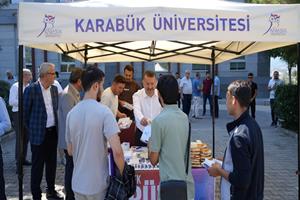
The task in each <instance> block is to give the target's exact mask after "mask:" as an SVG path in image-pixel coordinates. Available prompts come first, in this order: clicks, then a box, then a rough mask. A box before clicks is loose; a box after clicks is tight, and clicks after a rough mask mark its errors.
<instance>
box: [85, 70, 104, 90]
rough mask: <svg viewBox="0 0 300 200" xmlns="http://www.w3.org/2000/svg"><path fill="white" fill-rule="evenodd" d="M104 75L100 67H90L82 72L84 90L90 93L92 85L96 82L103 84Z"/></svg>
mask: <svg viewBox="0 0 300 200" xmlns="http://www.w3.org/2000/svg"><path fill="white" fill-rule="evenodd" d="M103 77H104V73H103V71H101V70H100V69H99V68H98V67H95V66H90V67H87V68H86V70H84V71H83V72H82V78H81V82H82V87H83V90H84V91H85V92H86V91H89V90H90V89H91V87H92V85H93V84H94V83H96V82H101V81H102V80H103Z"/></svg>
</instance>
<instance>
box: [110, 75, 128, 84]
mask: <svg viewBox="0 0 300 200" xmlns="http://www.w3.org/2000/svg"><path fill="white" fill-rule="evenodd" d="M113 82H114V83H123V84H125V83H126V79H125V78H124V76H122V75H119V74H118V75H116V76H115V78H114V80H113Z"/></svg>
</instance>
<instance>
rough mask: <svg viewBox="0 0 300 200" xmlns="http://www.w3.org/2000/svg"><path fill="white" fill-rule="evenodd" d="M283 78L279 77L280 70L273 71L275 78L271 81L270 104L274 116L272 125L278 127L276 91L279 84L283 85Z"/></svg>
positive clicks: (269, 85) (269, 88)
mask: <svg viewBox="0 0 300 200" xmlns="http://www.w3.org/2000/svg"><path fill="white" fill-rule="evenodd" d="M283 84H284V82H283V80H280V79H279V72H278V71H274V72H273V78H272V79H271V80H270V81H269V84H268V90H269V91H270V106H271V116H272V124H271V126H274V127H277V121H278V116H276V113H275V111H274V110H275V107H274V106H275V100H276V99H275V93H276V89H277V87H278V86H280V85H283Z"/></svg>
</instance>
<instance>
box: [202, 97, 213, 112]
mask: <svg viewBox="0 0 300 200" xmlns="http://www.w3.org/2000/svg"><path fill="white" fill-rule="evenodd" d="M207 99H208V101H209V107H210V115H212V99H211V95H210V94H203V113H202V115H205V113H206V101H207Z"/></svg>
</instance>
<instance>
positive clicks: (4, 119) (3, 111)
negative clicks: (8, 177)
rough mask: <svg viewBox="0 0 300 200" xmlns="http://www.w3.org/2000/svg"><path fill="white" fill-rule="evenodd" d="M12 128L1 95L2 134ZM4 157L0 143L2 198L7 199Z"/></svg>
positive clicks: (0, 132) (0, 116) (0, 193)
mask: <svg viewBox="0 0 300 200" xmlns="http://www.w3.org/2000/svg"><path fill="white" fill-rule="evenodd" d="M10 128H11V123H10V119H9V115H8V112H7V109H6V106H5V102H4V101H3V99H2V97H0V136H1V135H3V134H4V133H5V132H6V131H8V130H9V129H10ZM3 174H4V173H3V158H2V148H1V145H0V199H1V200H6V195H5V182H4V176H3Z"/></svg>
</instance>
